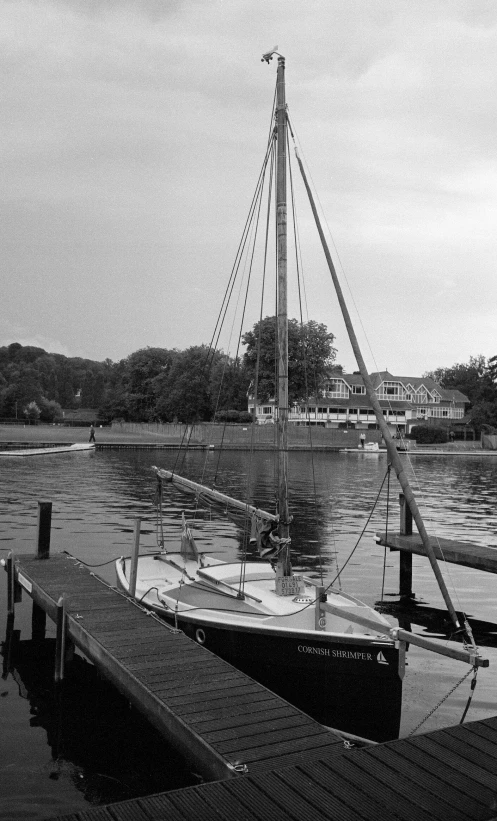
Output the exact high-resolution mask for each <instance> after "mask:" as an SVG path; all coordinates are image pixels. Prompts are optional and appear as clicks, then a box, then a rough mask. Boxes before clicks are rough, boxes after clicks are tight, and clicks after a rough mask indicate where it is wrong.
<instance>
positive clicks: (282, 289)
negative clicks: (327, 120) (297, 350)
mask: <svg viewBox="0 0 497 821" xmlns="http://www.w3.org/2000/svg"><path fill="white" fill-rule="evenodd" d="M276 137H277V154H276V157H277V160H276V242H277V265H278V291H277V302H278V305H277V333H278V336H277V339H278V386H277V408H278V412H277V416H278V420H277V446H278V513H279V516H280V522H279V530H278V532H279V536H280V538H283V539H287V538H288V535H289V516H290V514H289V507H288V306H287V201H286V200H287V197H286V165H287V113H286V100H285V58H284V57H282V56H281V54H279V55H278V72H277V77H276ZM288 554H289V550H288V549H285V550H283V551H282V553H281V554H280V558H279V560H278V569H277V573H278V574H281V575H285V576H288V575H291V569H290V563H289V556H288Z"/></svg>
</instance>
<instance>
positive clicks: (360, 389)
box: [352, 385, 366, 393]
mask: <svg viewBox="0 0 497 821" xmlns="http://www.w3.org/2000/svg"><path fill="white" fill-rule="evenodd" d="M352 393H366V388H365V387H364V385H352Z"/></svg>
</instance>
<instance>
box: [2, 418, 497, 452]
mask: <svg viewBox="0 0 497 821" xmlns="http://www.w3.org/2000/svg"><path fill="white" fill-rule="evenodd" d="M89 438H90V428H89V427H66V426H63V425H0V451H1V450H4V451H7V450H9V449H12V450H13V449H18V450H20V449H23V448H26V449H28V448H35V447H37V448H41V447H46V448H47V449H51V448H52V447H62V446H64V445H68V444H81V443H88V441H89ZM95 440H96V441H95V445H96V450H107V449H113V448H121V449H128V448H129V449H142V448H143V449H150V450H155V449H156V450H169V449H176V448H178V447H180V446H181V443H182V439H181V437H180V436H163V435H161V434H159V433H155V432H152V431H147V430H142V431H140V432H139V433H138V432H137V431H136V430H133V431H129V432H128V431H123V430H122V429H112V427H110V426H109V427H102V428H96V429H95ZM2 446H3V447H2ZM189 448H191V449H192V450H219V449H220V445H218V444H216V445H212V444H211V445H209V444H203V443H199V442H195V443H192V442H190V444H189ZM223 449H225V450H247V451H248V450H250V446H248V443H247V442H239V443H235V442H229V443H227V442H225V444H224V446H223ZM254 449H255V450H271V451H272V450H275V449H276V446H275V445H274V444H273V443H262V442H261V443H258V444H257V445H255V448H254ZM288 449H289V450H291V451H302V452H306V451H309V452H310V451H311V450H312V451H316V452H317V451H320V452H326V453H339V452H342V453H343V452H347V453H362V454H364V453H367V454H368V455H374V454H376V455H377V456H378V455H381V454H383V453H385V454H386V450H385V449H384V448H380V450H379V451H364V450H363V449H362V448H344V447H343V446H341V445H337V444H336V445H324V444H322V443H320V444H317V443H316V444H315V446H314V447H313V448H312V449H311V448H310V447H309V446H308V445H307V444H294V445H292V444H291V443H290V445H289V448H288ZM399 453H400V455H402V456H497V450H484V449H483V448H482V447H481V445H480V443H479V442H475V443H474V445H473V446H470V447H468V446H467V445H466V447H457V446H456V447H451V448H433V447H423V446H418V447H416V448H412V449H411V450H407V451H399Z"/></svg>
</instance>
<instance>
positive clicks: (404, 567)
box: [399, 493, 414, 599]
mask: <svg viewBox="0 0 497 821" xmlns="http://www.w3.org/2000/svg"><path fill="white" fill-rule="evenodd" d="M399 505H400V533H401V534H402V535H403V536H412V513H411V510H410V508H409V505H408V503H407V500H406V497H405V496H404V494H403V493H399ZM399 595H400V598H401V599H413V598H414V593H413V592H412V553H405V552H404V551H401V552H400V556H399Z"/></svg>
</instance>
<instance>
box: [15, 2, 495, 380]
mask: <svg viewBox="0 0 497 821" xmlns="http://www.w3.org/2000/svg"><path fill="white" fill-rule="evenodd" d="M0 17H1V21H0V22H1V26H0V44H1V50H0V75H1V77H2V87H3V95H4V103H3V128H2V146H3V156H4V166H3V178H2V192H1V194H0V212H1V214H2V222H1V228H0V230H1V232H2V245H3V248H4V258H3V266H4V269H5V271H4V276H3V281H4V282H5V285H4V289H3V294H2V296H3V299H2V305H0V322H1V323H2V327H3V328H4V329H5V328H6V327H7V326H6V324H5V320H6V318H7V316H12V315H16V314H17V315H19V316H23V317H24V322H25V327H26V337H29V336H31V337H33V338H35V337H36V338H41V337H42V336H43V335H44V334H45V333H46V329H47V328H51V329H52V330H51V333H53V336H54V338H56V339H60V340H61V345H62V346H66V347H67V348H70V349H71V350H72V351H73V352H74V354H75V355H78V354H80V355H82V356H90V357H92V358H98V359H104V358H105V357H107V356H109V357H111V358H112V359H119V358H121V357H122V356H125V355H127V354H128V353H130V352H131V351H132V350H136V349H138V348H141V347H145V346H146V345H151V346H157V345H158V346H160V345H163V346H164V347H180V348H181V347H187V346H188V345H192V344H199V343H201V342H205V341H207V340H208V339H210V336H211V332H212V328H213V326H214V322H215V316H216V313H217V306H218V303H219V302H220V300H221V297H222V293H223V291H224V287H225V283H226V281H227V277H228V275H229V271H230V269H231V265H232V262H233V258H234V254H235V251H236V246H237V242H238V238H239V235H240V232H241V228H242V225H243V222H244V219H245V214H246V210H247V208H248V204H249V202H250V197H251V194H252V190H253V187H254V185H255V180H256V178H257V175H258V171H259V167H260V163H261V161H262V155H263V152H264V148H265V142H266V138H267V134H268V131H269V127H270V122H269V110H270V105H271V100H272V94H273V89H274V80H275V64H274V62H273V63H272V64H271V66H269V67H268V66H267V65H266V64H261V63H260V55H261V54H262V52H263V51H264V50H265V49H267V48H268V47H269V46H270V45H272V44H273V43H275V42H278V43H279V45H280V49H281V51H282V52H283V53H284V54H285V55H286V57H287V81H288V102H289V108H290V114H291V117H292V121H293V122H294V125H295V127H296V129H297V133H298V136H299V138H300V140H301V142H302V144H303V146H304V151H305V156H306V158H307V159H308V161H309V165H310V167H311V171H312V174H313V178H314V179H315V181H316V185H317V188H318V190H319V194H320V199H321V201H322V203H323V206H324V208H325V212H326V214H327V217H328V221H329V223H330V225H331V226H332V228H333V232H334V236H335V239H336V242H337V245H338V248H339V250H340V253H341V255H342V258H343V260H344V264H345V266H346V270H347V273H348V277H349V280H350V283H351V287H352V289H353V290H354V291H355V292H356V293H357V294H358V296H357V302H358V305H359V307H360V310H361V313H362V314H363V316H364V321H365V322H366V323H368V322H369V321H371V322H374V323H375V325H377V326H378V327H379V336H380V338H381V335H382V334H386V335H387V337H388V339H389V345H390V346H392V344H393V345H394V347H395V348H396V349H398V351H399V353H398V358H399V360H401V359H402V357H407V356H409V357H411V358H412V359H413V367H414V365H415V362H416V356H418V361H419V364H418V366H417V367H416V368H415V371H417V370H427V369H429V368H433V367H437V366H438V364H439V363H438V362H437V361H426V358H427V357H429V356H430V345H428V344H427V346H426V348H427V350H426V351H424V350H422V348H423V345H422V344H421V342H420V340H421V339H422V338H427V339H429V340H431V350H432V351H438V348H439V346H438V344H437V339H440V340H442V339H443V344H444V345H447V339H449V338H450V336H449V335H448V329H449V328H450V327H451V316H452V317H457V321H458V322H462V321H463V319H462V318H463V317H464V312H465V311H466V312H467V311H468V305H470V306H471V311H472V312H473V314H474V316H475V322H476V323H477V317H478V315H479V313H480V312H482V311H484V310H485V306H484V305H482V304H481V303H482V301H483V302H485V304H488V303H489V302H491V300H492V299H495V297H496V296H497V294H496V286H495V285H494V280H495V277H494V272H493V268H494V259H495V251H496V248H495V239H494V225H495V217H496V214H495V201H496V199H495V193H496V190H495V189H496V166H495V153H494V128H495V127H494V123H495V117H496V102H495V100H496V95H495V75H496V73H497V72H496V70H497V65H496V64H497V56H496V55H497V6H496V5H495V3H493V2H491V3H489V2H485V0H474V2H472V3H467V1H466V0H464V2H463V0H454V1H453V2H451V3H449V4H448V3H446V2H445V0H431V2H430V3H429V4H427V3H426V2H424V0H411V2H409V3H399V2H398V0H382V2H381V3H365V2H364V0H348V2H346V3H345V2H342V0H314V2H312V3H308V2H303V1H302V2H300V0H294V2H291V3H289V2H288V0H272V2H267V0H265V2H262V0H251V2H248V3H247V2H236V1H235V2H223V1H222V0H212V2H211V1H210V0H182V1H181V2H180V1H179V0H178V2H171V0H168V2H158V1H157V2H155V0H149V1H148V2H147V1H146V0H142V2H139V0H135V2H132V1H131V0H129V2H126V1H125V0H119V2H118V1H117V0H116V1H115V2H112V0H107V2H104V0H99V1H98V2H96V0H95V2H88V0H72V1H71V0H46V2H44V3H38V2H34V0H31V2H30V1H28V0H16V2H7V3H4V4H3V6H2V9H1V10H0ZM303 219H304V223H303V237H304V238H306V237H307V235H308V234H309V235H311V234H314V231H313V229H311V227H310V225H308V217H304V218H303ZM308 259H309V261H310V268H309V270H310V271H312V273H314V272H315V271H318V270H319V268H320V266H322V259H321V252H320V251H319V250H316V251H314V252H310V255H309V257H308ZM439 280H440V282H444V281H447V280H450V281H451V282H454V283H455V286H454V288H453V289H452V290H451V291H450V295H449V296H450V301H449V302H447V299H449V297H448V295H447V293H444V292H443V289H442V288H441V287H440V285H439ZM420 282H422V283H424V284H423V290H422V293H421V294H419V293H418V289H419V283H420ZM202 293H205V294H206V298H205V299H203V298H202V296H201V294H202ZM482 293H483V294H485V295H486V298H485V300H480V299H476V298H475V297H474V294H482ZM199 294H200V296H198V295H199ZM392 295H395V304H394V305H391V304H390V303H389V300H390V299H391V297H392ZM433 295H436V298H433ZM309 297H310V309H309V310H310V315H311V316H312V318H315V319H316V320H318V321H325V322H326V323H327V324H328V325H329V327H330V330H332V331H334V332H336V329H337V328H338V327H339V322H340V320H339V319H338V318H337V317H336V314H335V309H334V308H331V307H328V304H327V303H326V302H325V300H324V299H323V291H322V289H321V287H320V286H316V287H315V288H312V286H310V287H309ZM377 303H381V306H382V307H378V310H377V311H376V307H375V309H374V311H372V308H371V306H376V305H377ZM442 303H443V304H442ZM385 305H387V306H388V307H387V308H385ZM293 313H295V311H293ZM397 325H399V326H400V328H399V332H398V331H397ZM406 326H412V327H416V329H417V334H416V335H414V336H413V339H414V340H415V342H414V344H413V347H412V350H410V351H409V352H406V351H404V348H403V344H402V334H401V332H400V330H401V328H402V327H406ZM480 327H481V329H482V334H483V332H484V331H483V329H486V330H485V333H487V331H488V326H487V325H486V323H485V322H484V321H483V322H482V323H481V326H480ZM392 334H393V335H394V338H395V342H394V343H392ZM397 334H398V335H397ZM437 334H438V335H439V336H438V337H437ZM10 341H14V340H13V339H12V340H10ZM478 341H479V344H478V350H483V351H485V349H486V348H485V345H484V344H483V342H484V340H483V339H482V338H479V340H478ZM466 343H467V344H468V346H470V344H471V339H470V338H468V339H466ZM380 344H381V342H380ZM423 344H424V343H423ZM492 344H493V342H492V336H491V335H490V336H489V338H488V342H487V346H488V347H489V348H490V346H491V345H492ZM417 352H419V355H418V353H417ZM471 353H474V351H471V350H470V349H469V348H468V355H467V357H466V358H469V355H470V354H471ZM489 353H491V351H490V350H489ZM437 355H438V354H437ZM447 355H448V356H450V352H448V354H447ZM340 356H341V351H340V350H339V357H340ZM459 358H460V359H462V360H464V358H465V357H464V355H462V356H461V354H459ZM388 359H389V363H390V364H391V366H392V367H393V364H392V363H393V358H392V357H391V356H389V357H388ZM397 370H398V371H399V372H400V371H404V372H405V371H406V368H405V367H403V365H402V362H400V364H399V366H398V367H397ZM413 372H414V371H413Z"/></svg>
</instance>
